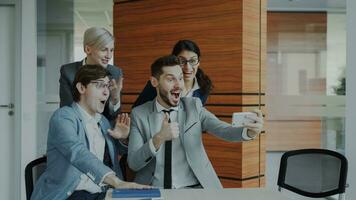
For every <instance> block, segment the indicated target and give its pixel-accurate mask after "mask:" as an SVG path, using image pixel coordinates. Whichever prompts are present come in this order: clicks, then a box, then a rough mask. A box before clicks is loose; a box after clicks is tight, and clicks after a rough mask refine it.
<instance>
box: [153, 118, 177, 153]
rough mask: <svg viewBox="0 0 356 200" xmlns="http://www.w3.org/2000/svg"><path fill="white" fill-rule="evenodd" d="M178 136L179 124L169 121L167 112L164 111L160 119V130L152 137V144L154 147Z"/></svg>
mask: <svg viewBox="0 0 356 200" xmlns="http://www.w3.org/2000/svg"><path fill="white" fill-rule="evenodd" d="M178 137H179V126H178V123H177V122H169V114H168V113H165V116H164V118H163V120H162V127H161V130H160V131H159V132H158V133H157V134H156V135H155V136H154V137H153V144H154V146H155V147H156V149H158V148H159V146H160V145H161V144H162V143H164V142H165V141H169V140H173V139H175V138H178Z"/></svg>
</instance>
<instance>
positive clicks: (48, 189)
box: [31, 65, 146, 200]
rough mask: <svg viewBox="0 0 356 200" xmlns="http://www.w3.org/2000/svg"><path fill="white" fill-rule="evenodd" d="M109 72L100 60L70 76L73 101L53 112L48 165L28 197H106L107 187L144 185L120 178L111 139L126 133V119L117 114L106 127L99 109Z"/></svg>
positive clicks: (106, 93)
mask: <svg viewBox="0 0 356 200" xmlns="http://www.w3.org/2000/svg"><path fill="white" fill-rule="evenodd" d="M108 76H109V74H108V72H107V70H105V69H104V68H103V67H101V66H100V65H86V66H84V67H82V68H80V69H79V71H78V73H77V74H76V76H75V78H74V82H73V84H74V87H73V91H74V92H73V99H74V102H73V103H72V105H71V106H64V107H62V108H59V109H58V110H56V111H55V113H54V114H53V115H52V117H51V120H50V124H49V131H48V141H47V168H46V171H45V172H44V173H43V174H42V175H41V176H40V178H39V180H38V181H37V182H36V185H35V188H34V191H33V194H32V196H31V199H33V200H37V199H38V200H40V199H41V200H42V199H51V200H56V199H58V200H62V199H70V200H71V199H73V200H74V199H75V200H77V199H85V200H91V199H104V197H105V191H106V186H111V187H114V188H143V187H146V186H142V185H139V184H136V183H130V182H124V181H122V180H120V178H122V175H121V170H120V166H119V162H118V150H117V149H118V146H119V145H122V144H120V143H119V142H118V141H117V140H115V139H114V138H118V139H120V138H126V137H127V135H128V133H129V127H130V119H129V117H128V115H127V114H122V115H119V117H118V120H117V122H116V126H115V127H114V129H113V130H110V128H111V126H110V123H109V121H108V120H107V119H106V118H105V117H104V116H102V115H101V114H100V113H102V112H103V110H104V106H105V103H106V101H107V100H108V98H109V85H110V81H109V78H108Z"/></svg>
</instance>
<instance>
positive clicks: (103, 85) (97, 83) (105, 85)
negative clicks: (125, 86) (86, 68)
mask: <svg viewBox="0 0 356 200" xmlns="http://www.w3.org/2000/svg"><path fill="white" fill-rule="evenodd" d="M90 83H94V84H95V87H96V88H97V89H104V88H107V89H109V90H110V88H111V87H112V84H110V83H105V82H104V81H90Z"/></svg>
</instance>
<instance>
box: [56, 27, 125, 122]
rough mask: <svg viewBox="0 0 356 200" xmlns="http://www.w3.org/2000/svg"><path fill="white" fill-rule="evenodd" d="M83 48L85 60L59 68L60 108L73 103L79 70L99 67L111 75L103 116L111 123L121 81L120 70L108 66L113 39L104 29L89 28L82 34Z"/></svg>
mask: <svg viewBox="0 0 356 200" xmlns="http://www.w3.org/2000/svg"><path fill="white" fill-rule="evenodd" d="M83 48H84V52H85V53H86V58H84V59H83V60H82V61H78V62H74V63H69V64H65V65H63V66H61V71H60V72H61V76H60V79H59V96H60V107H63V106H70V105H71V104H72V102H73V98H72V83H73V80H74V76H75V74H76V73H77V71H78V70H79V68H81V67H82V66H84V65H87V64H88V65H100V66H102V67H103V68H105V69H106V70H107V71H109V73H110V74H111V77H110V79H111V80H110V87H109V90H110V98H109V100H108V101H107V103H106V105H105V110H104V112H103V115H104V116H105V117H106V118H107V119H108V120H109V121H111V122H113V121H114V120H115V119H116V116H117V114H118V112H119V108H120V92H121V89H122V80H123V78H122V70H121V69H120V68H118V67H117V66H113V65H110V64H109V62H110V60H111V58H112V56H113V53H114V37H113V35H112V34H111V33H110V32H109V31H108V30H106V29H105V28H101V27H92V28H89V29H87V30H86V31H85V33H84V38H83Z"/></svg>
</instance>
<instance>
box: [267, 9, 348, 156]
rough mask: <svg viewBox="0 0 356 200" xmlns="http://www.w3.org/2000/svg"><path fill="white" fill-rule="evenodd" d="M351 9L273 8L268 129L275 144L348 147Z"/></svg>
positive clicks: (274, 147) (283, 147)
mask: <svg viewBox="0 0 356 200" xmlns="http://www.w3.org/2000/svg"><path fill="white" fill-rule="evenodd" d="M345 23H346V21H345V13H342V12H338V13H331V12H268V34H267V38H268V39H267V42H268V45H267V48H268V52H267V84H266V85H267V96H266V105H267V113H268V117H267V120H268V124H270V125H268V126H267V129H268V130H267V131H268V132H269V133H270V136H269V140H276V141H278V142H275V143H273V144H272V145H271V148H270V149H271V150H289V149H299V148H311V147H314V148H320V147H322V148H328V149H333V150H338V151H341V152H343V150H344V118H345V96H344V95H345V92H344V91H345V90H344V89H345V78H344V77H345V74H344V70H345V66H346V65H345V63H346V44H345V41H346V32H345Z"/></svg>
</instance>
